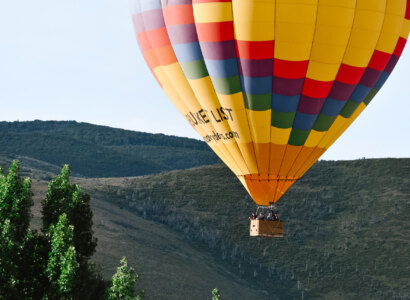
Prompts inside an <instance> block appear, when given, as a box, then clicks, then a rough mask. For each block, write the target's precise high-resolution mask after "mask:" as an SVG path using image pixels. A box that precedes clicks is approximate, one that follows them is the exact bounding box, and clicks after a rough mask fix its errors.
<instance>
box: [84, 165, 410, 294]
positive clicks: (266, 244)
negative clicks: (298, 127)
mask: <svg viewBox="0 0 410 300" xmlns="http://www.w3.org/2000/svg"><path fill="white" fill-rule="evenodd" d="M81 184H82V185H84V186H85V187H86V188H87V190H89V191H90V192H91V193H92V194H93V195H95V197H98V198H100V199H101V200H105V201H107V202H110V203H114V202H115V203H117V205H119V206H120V207H122V208H123V209H124V210H126V211H131V212H133V213H135V214H136V215H138V216H141V217H143V218H145V219H147V220H151V221H155V222H159V223H162V224H164V225H166V226H167V227H169V228H171V229H173V230H174V231H176V232H180V233H183V234H184V237H185V240H186V242H187V244H189V245H194V246H195V247H197V249H207V251H209V252H210V253H211V254H212V255H213V257H214V258H215V259H217V260H219V261H220V263H221V264H222V265H224V266H225V267H226V268H229V270H230V271H231V272H232V273H234V274H239V275H240V276H241V278H242V279H243V280H246V281H247V282H248V284H249V286H252V287H254V288H255V289H263V290H265V291H266V292H267V293H268V294H269V295H270V297H273V295H277V296H279V298H280V299H296V298H303V299H409V298H410V285H409V282H410V269H409V261H410V239H409V236H410V223H409V221H408V216H409V215H410V202H409V199H410V159H374V160H357V161H339V162H326V161H322V162H319V163H317V164H316V165H315V166H314V167H313V168H312V169H311V170H310V171H309V172H308V174H307V175H306V176H305V177H304V178H303V179H302V180H300V181H299V182H298V183H297V184H295V186H294V187H292V189H291V190H290V191H289V192H288V193H287V194H286V196H285V197H283V199H282V200H281V201H280V203H279V204H278V206H279V209H280V211H281V219H282V220H284V221H285V238H284V239H266V238H250V237H249V236H248V234H249V233H248V230H249V228H248V226H249V225H248V220H247V216H248V215H249V214H250V212H251V211H252V210H253V209H254V205H253V204H252V201H251V199H250V198H249V196H248V195H247V194H246V192H245V191H244V189H243V188H242V186H241V185H240V184H239V182H238V181H237V179H236V178H235V177H234V176H233V175H232V174H231V173H230V172H229V170H227V169H226V168H225V167H224V166H222V165H215V166H209V167H201V168H196V169H191V170H186V171H177V172H169V173H164V174H160V175H153V176H144V177H139V178H125V179H123V180H122V181H121V180H120V181H114V180H110V179H98V180H92V181H90V180H87V179H85V180H82V181H81ZM244 299H245V298H244Z"/></svg>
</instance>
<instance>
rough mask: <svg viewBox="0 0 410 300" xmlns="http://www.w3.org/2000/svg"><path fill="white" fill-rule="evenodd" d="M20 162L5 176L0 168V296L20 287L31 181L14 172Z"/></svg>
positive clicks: (27, 229) (17, 169)
mask: <svg viewBox="0 0 410 300" xmlns="http://www.w3.org/2000/svg"><path fill="white" fill-rule="evenodd" d="M19 169H20V164H19V162H18V161H17V160H14V161H13V162H12V164H11V166H10V168H9V172H8V174H7V175H5V174H4V172H3V170H2V169H0V295H2V296H5V297H7V296H8V295H11V296H12V297H15V296H16V295H19V294H20V293H21V292H22V290H24V289H22V282H23V283H24V277H25V275H26V274H24V273H23V272H22V271H21V270H22V268H23V266H24V264H23V259H22V249H23V248H24V244H25V240H26V235H27V232H28V231H29V225H30V219H31V214H30V207H31V206H32V205H33V201H32V199H31V191H30V186H31V181H30V179H28V178H27V179H23V178H21V177H20V176H19V174H18V172H19Z"/></svg>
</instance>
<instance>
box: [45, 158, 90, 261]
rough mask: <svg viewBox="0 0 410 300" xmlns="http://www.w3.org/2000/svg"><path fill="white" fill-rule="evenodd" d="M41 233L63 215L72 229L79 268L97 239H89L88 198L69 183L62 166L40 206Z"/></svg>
mask: <svg viewBox="0 0 410 300" xmlns="http://www.w3.org/2000/svg"><path fill="white" fill-rule="evenodd" d="M42 209H43V231H44V232H47V231H48V228H49V227H50V225H51V224H54V225H55V224H56V223H57V221H58V217H59V216H60V215H61V214H63V213H65V214H66V215H67V219H68V223H69V224H70V225H73V226H74V237H73V240H74V246H75V248H76V251H77V256H78V257H77V260H78V262H79V263H80V265H84V264H86V263H87V260H88V259H89V258H90V257H91V256H92V255H93V254H94V252H95V248H96V246H97V239H96V238H94V237H93V234H94V232H93V230H92V225H93V222H92V217H93V213H92V211H91V208H90V195H88V194H87V193H84V192H83V191H82V190H81V189H80V187H79V186H78V185H77V184H71V183H70V167H69V166H68V165H64V166H63V167H62V169H61V173H60V174H59V175H57V176H56V177H55V178H54V179H52V180H51V181H50V183H49V185H48V191H47V195H46V198H45V199H44V200H43V202H42Z"/></svg>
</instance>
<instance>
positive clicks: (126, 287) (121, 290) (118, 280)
mask: <svg viewBox="0 0 410 300" xmlns="http://www.w3.org/2000/svg"><path fill="white" fill-rule="evenodd" d="M138 278H139V277H138V275H137V274H135V275H134V269H133V268H128V262H127V259H126V258H125V257H123V258H122V260H121V265H120V266H119V267H118V268H117V273H115V274H114V276H113V277H112V280H111V286H110V288H109V290H108V296H107V299H108V300H141V299H143V295H144V292H143V291H141V292H140V293H139V295H138V296H135V288H134V286H135V283H136V282H137V281H138Z"/></svg>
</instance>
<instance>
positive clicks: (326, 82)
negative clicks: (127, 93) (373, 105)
mask: <svg viewBox="0 0 410 300" xmlns="http://www.w3.org/2000/svg"><path fill="white" fill-rule="evenodd" d="M130 6H131V12H132V18H133V22H134V25H135V30H136V34H137V40H138V42H139V45H140V48H141V51H142V53H143V55H144V58H145V60H146V62H147V64H148V66H149V68H150V70H151V72H152V73H153V75H154V76H155V78H156V79H157V80H158V82H159V84H160V86H161V87H162V88H163V89H164V91H165V93H166V94H167V95H168V97H169V98H170V100H171V101H172V102H173V103H174V105H175V106H176V107H177V109H178V110H179V112H180V113H181V114H182V115H183V116H184V117H185V118H186V120H187V121H188V122H189V123H190V124H191V126H192V127H193V128H194V129H195V130H196V131H197V132H198V133H199V134H200V135H201V136H202V138H203V139H204V140H205V142H207V143H208V145H209V146H210V147H211V148H212V149H213V150H214V151H215V153H216V154H217V155H218V156H219V157H220V158H221V159H222V160H223V161H224V162H225V164H226V165H228V167H229V168H230V169H231V170H232V171H233V172H234V173H235V174H236V175H237V176H238V178H239V180H240V181H241V182H242V184H243V185H244V186H245V188H246V189H247V190H248V192H249V193H250V195H251V196H252V198H253V199H254V201H255V202H256V203H257V204H259V205H269V204H271V203H274V202H276V201H277V200H278V199H279V198H280V197H281V196H282V195H283V194H284V193H285V192H286V190H287V189H289V187H290V186H291V185H292V184H293V183H294V182H295V181H296V180H298V179H299V178H300V177H301V176H302V175H303V174H304V173H305V172H306V171H307V170H308V169H309V168H310V167H311V166H312V165H313V164H314V163H315V162H316V161H317V160H318V159H319V157H320V156H321V155H322V154H323V153H324V152H325V151H326V150H327V149H328V148H329V147H330V146H331V145H332V144H333V143H334V142H335V140H336V139H337V138H338V137H339V136H340V135H341V134H342V133H343V132H344V131H345V130H346V129H347V128H348V127H349V126H350V124H351V123H352V122H353V121H354V120H355V119H356V118H357V117H358V116H359V115H360V113H361V112H362V111H363V110H364V109H365V108H366V106H367V105H368V104H369V103H370V101H371V100H372V99H373V97H374V96H375V95H376V93H377V92H378V91H379V90H380V88H381V87H382V86H383V84H384V83H385V81H386V80H387V78H388V77H389V75H390V73H391V72H392V70H393V68H394V67H395V65H396V63H397V61H398V59H399V57H400V55H401V53H402V51H403V49H404V46H405V44H406V40H407V38H408V34H409V31H410V0H292V1H288V0H162V1H161V0H131V2H130Z"/></svg>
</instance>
